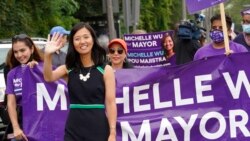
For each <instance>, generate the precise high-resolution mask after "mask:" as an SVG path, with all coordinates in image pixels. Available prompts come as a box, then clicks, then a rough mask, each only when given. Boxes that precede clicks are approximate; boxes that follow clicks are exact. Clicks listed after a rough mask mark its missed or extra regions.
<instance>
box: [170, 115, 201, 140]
mask: <svg viewBox="0 0 250 141" xmlns="http://www.w3.org/2000/svg"><path fill="white" fill-rule="evenodd" d="M197 117H198V114H194V115H191V117H190V120H189V122H188V124H187V123H186V122H185V120H184V119H183V118H182V117H180V116H179V117H174V119H175V120H176V121H178V123H179V124H180V126H181V127H182V129H183V130H184V141H188V140H189V139H190V134H191V129H192V127H193V126H194V123H195V120H196V119H197Z"/></svg>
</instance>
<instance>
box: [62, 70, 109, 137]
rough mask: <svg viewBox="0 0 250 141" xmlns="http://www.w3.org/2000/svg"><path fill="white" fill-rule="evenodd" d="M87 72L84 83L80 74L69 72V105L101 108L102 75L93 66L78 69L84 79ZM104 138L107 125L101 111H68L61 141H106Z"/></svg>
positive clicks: (103, 112) (103, 110)
mask: <svg viewBox="0 0 250 141" xmlns="http://www.w3.org/2000/svg"><path fill="white" fill-rule="evenodd" d="M102 68H103V67H102ZM90 69H91V70H90ZM89 70H90V78H89V79H88V80H87V81H83V80H80V77H79V74H80V71H77V70H72V71H70V72H69V74H68V78H69V80H68V91H69V98H70V104H83V105H85V104H88V105H92V104H103V105H104V102H105V85H104V80H103V74H102V73H101V72H100V71H99V70H98V69H97V68H96V66H93V67H89V68H81V73H82V74H83V75H86V74H87V73H88V72H89ZM108 136H109V124H108V120H107V117H106V113H105V108H87V109H86V108H70V111H69V115H68V119H67V122H66V127H65V135H64V141H107V140H108Z"/></svg>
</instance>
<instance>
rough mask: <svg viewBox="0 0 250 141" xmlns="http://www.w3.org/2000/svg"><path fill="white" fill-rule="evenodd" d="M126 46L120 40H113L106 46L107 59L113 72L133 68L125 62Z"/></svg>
mask: <svg viewBox="0 0 250 141" xmlns="http://www.w3.org/2000/svg"><path fill="white" fill-rule="evenodd" d="M127 53H128V49H127V44H126V42H125V41H124V40H122V39H118V38H117V39H113V40H111V41H110V42H109V45H108V57H109V59H110V65H111V66H112V68H113V69H114V70H117V69H126V68H133V64H132V63H130V62H129V61H128V60H127Z"/></svg>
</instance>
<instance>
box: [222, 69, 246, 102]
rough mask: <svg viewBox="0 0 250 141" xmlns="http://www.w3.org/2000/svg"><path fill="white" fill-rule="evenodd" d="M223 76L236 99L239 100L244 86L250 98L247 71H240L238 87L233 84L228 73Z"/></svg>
mask: <svg viewBox="0 0 250 141" xmlns="http://www.w3.org/2000/svg"><path fill="white" fill-rule="evenodd" d="M223 76H224V79H225V81H226V83H227V86H228V88H229V90H230V92H231V94H232V96H233V98H234V99H239V97H240V91H241V89H242V84H243V85H244V86H245V88H246V91H247V93H248V96H249V97H250V83H249V81H248V78H247V75H246V73H245V71H243V70H240V71H239V73H238V77H237V81H236V85H234V84H233V80H232V78H231V76H230V75H229V73H228V72H224V73H223Z"/></svg>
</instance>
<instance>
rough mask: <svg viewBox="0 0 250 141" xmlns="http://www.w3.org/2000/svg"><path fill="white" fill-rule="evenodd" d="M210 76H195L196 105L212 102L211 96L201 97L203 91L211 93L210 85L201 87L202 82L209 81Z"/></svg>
mask: <svg viewBox="0 0 250 141" xmlns="http://www.w3.org/2000/svg"><path fill="white" fill-rule="evenodd" d="M211 80H212V75H211V74H208V75H201V76H195V88H196V97H197V103H205V102H211V101H214V97H213V96H212V95H210V96H203V93H202V92H203V91H211V90H212V86H211V85H202V82H203V81H211Z"/></svg>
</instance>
